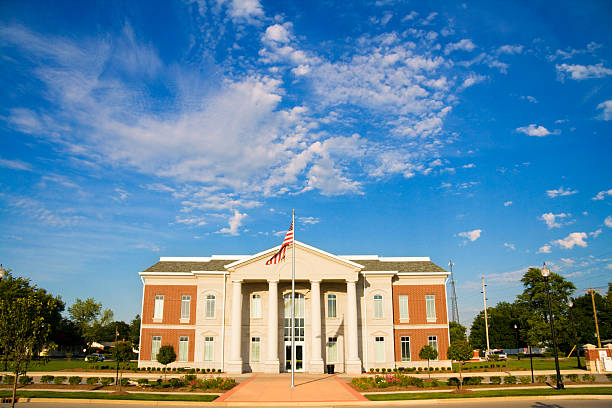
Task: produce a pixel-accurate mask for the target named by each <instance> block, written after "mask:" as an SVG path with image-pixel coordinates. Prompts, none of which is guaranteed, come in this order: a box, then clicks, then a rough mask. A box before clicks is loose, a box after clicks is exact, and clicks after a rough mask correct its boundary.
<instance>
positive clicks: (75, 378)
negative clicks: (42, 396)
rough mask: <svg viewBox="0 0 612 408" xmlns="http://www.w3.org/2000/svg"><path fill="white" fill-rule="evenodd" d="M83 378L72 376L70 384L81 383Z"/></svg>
mask: <svg viewBox="0 0 612 408" xmlns="http://www.w3.org/2000/svg"><path fill="white" fill-rule="evenodd" d="M82 380H83V378H81V377H70V378H69V379H68V382H69V383H70V385H77V384H80V383H81V381H82Z"/></svg>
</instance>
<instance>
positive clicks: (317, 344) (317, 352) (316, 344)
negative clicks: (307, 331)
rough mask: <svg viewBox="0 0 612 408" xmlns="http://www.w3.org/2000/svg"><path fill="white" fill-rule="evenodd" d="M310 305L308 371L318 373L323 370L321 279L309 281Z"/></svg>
mask: <svg viewBox="0 0 612 408" xmlns="http://www.w3.org/2000/svg"><path fill="white" fill-rule="evenodd" d="M310 289H311V290H310V294H311V296H310V306H311V319H312V325H311V328H312V329H311V333H312V335H311V339H312V345H311V353H310V355H311V360H310V372H311V373H316V374H320V373H322V372H323V357H322V355H321V281H320V280H311V281H310Z"/></svg>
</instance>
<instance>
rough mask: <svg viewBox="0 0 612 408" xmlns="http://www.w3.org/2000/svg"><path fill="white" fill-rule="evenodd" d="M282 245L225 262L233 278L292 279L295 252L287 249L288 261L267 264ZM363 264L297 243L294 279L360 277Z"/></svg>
mask: <svg viewBox="0 0 612 408" xmlns="http://www.w3.org/2000/svg"><path fill="white" fill-rule="evenodd" d="M279 248H280V246H276V247H274V248H270V249H268V250H266V251H262V252H259V253H257V254H255V255H253V256H250V257H248V258H245V259H241V260H238V261H236V262H233V263H231V264H228V265H225V268H226V269H227V270H228V271H229V272H230V278H231V279H232V280H240V279H242V280H290V279H291V268H292V263H293V251H292V250H291V248H288V250H287V252H286V255H285V260H284V261H283V262H280V263H278V264H276V265H266V262H267V261H268V259H270V258H271V257H272V256H273V255H274V254H275V253H276V251H278V250H279ZM361 269H363V266H362V265H360V264H358V263H355V262H352V261H349V260H347V259H343V258H340V257H338V256H336V255H334V254H331V253H329V252H325V251H323V250H321V249H319V248H315V247H313V246H310V245H307V244H304V243H302V242H299V241H296V242H295V278H296V279H298V280H357V278H358V274H359V271H360V270H361Z"/></svg>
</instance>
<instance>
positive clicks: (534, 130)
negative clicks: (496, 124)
mask: <svg viewBox="0 0 612 408" xmlns="http://www.w3.org/2000/svg"><path fill="white" fill-rule="evenodd" d="M516 131H517V132H521V133H524V134H526V135H527V136H535V137H544V136H548V135H557V134H559V133H561V132H560V131H559V130H555V131H553V132H551V131H549V130H548V129H546V128H545V127H544V126H541V125H536V124H533V123H532V124H531V125H529V126H521V127H518V128H516Z"/></svg>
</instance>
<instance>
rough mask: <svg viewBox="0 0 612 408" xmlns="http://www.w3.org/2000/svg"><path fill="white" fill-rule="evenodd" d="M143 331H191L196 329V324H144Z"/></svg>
mask: <svg viewBox="0 0 612 408" xmlns="http://www.w3.org/2000/svg"><path fill="white" fill-rule="evenodd" d="M140 327H142V328H143V329H160V330H161V329H167V330H190V329H195V328H196V325H195V324H142V325H140Z"/></svg>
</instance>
